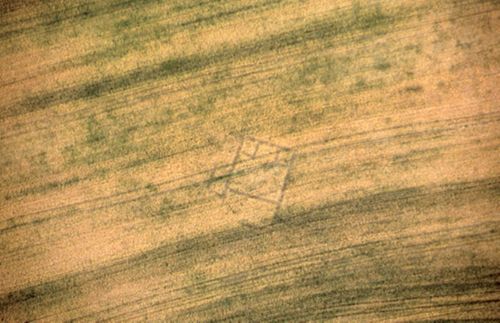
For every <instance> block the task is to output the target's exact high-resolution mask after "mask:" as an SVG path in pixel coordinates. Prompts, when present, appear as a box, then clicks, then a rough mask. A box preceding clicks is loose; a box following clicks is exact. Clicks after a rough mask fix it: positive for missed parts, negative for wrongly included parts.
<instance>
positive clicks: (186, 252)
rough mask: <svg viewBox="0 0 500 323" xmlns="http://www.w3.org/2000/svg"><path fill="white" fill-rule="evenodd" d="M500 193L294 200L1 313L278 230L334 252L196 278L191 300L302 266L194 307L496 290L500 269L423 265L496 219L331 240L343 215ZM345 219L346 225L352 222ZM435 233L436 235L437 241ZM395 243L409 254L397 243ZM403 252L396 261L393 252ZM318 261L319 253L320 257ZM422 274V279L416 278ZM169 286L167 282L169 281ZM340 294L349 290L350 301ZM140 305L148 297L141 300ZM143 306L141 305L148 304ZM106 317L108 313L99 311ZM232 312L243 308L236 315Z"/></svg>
mask: <svg viewBox="0 0 500 323" xmlns="http://www.w3.org/2000/svg"><path fill="white" fill-rule="evenodd" d="M499 193H500V181H499V179H498V178H489V179H484V180H480V181H473V182H460V183H450V184H445V185H442V186H438V187H435V188H432V189H431V188H426V187H413V188H406V189H400V190H394V191H385V192H380V193H377V194H372V195H369V196H365V197H361V198H356V199H352V200H345V201H340V202H335V203H330V204H327V205H323V206H320V207H317V208H313V209H300V208H296V207H294V208H290V209H289V210H284V211H283V212H282V213H281V214H280V215H279V216H278V217H277V219H276V221H274V224H272V225H269V226H267V227H264V228H261V229H248V228H246V227H240V228H238V229H232V230H228V231H224V232H220V233H216V234H208V235H204V236H200V237H196V238H190V239H186V240H182V241H179V242H177V243H173V244H167V245H164V246H162V247H159V248H156V249H153V250H150V251H147V252H145V253H143V254H140V255H138V256H135V257H131V258H128V259H125V260H123V261H120V262H117V263H115V264H112V265H108V266H105V267H101V268H98V269H95V270H93V271H90V272H81V273H76V274H71V275H67V276H65V277H62V278H60V279H57V280H55V281H51V282H46V283H42V284H39V285H36V286H32V287H27V288H25V289H22V290H18V291H15V292H11V293H9V294H7V295H3V296H1V297H0V312H2V311H8V309H9V307H10V306H23V307H25V309H26V310H30V311H34V313H36V311H37V307H40V308H43V307H44V306H57V305H61V304H66V302H68V304H71V298H73V297H76V296H77V295H78V294H80V293H82V292H84V291H85V290H86V288H89V289H90V290H94V291H95V289H97V290H99V289H100V288H101V287H102V286H106V281H107V280H109V279H111V280H113V279H114V278H112V277H117V276H120V277H124V279H133V280H140V279H141V278H147V277H151V275H159V276H161V277H164V278H163V279H165V277H168V276H165V275H168V274H172V273H175V272H186V271H188V269H189V268H191V267H192V266H194V265H195V264H196V265H199V264H200V263H203V262H210V261H211V259H212V258H214V257H218V256H222V255H226V256H227V255H228V254H229V255H230V254H231V253H227V252H225V251H224V250H227V249H231V250H240V251H244V250H254V249H252V248H249V246H257V245H258V246H260V247H259V248H260V250H261V251H262V252H265V251H266V250H268V251H271V250H272V249H273V248H275V247H276V245H272V244H271V245H268V238H269V236H270V234H272V235H273V239H274V240H273V241H276V239H278V238H275V237H276V235H277V237H279V240H280V241H281V242H282V244H283V245H282V246H280V248H284V249H287V248H293V247H297V246H301V245H303V243H305V241H302V239H304V238H306V239H307V240H308V241H309V240H310V241H315V242H316V243H319V242H320V243H322V244H323V243H324V244H328V245H330V246H332V247H331V248H330V249H331V250H326V251H321V252H319V253H318V252H315V251H310V252H309V253H308V254H307V255H303V256H301V257H299V258H294V259H289V260H274V259H273V260H270V261H269V263H265V264H261V265H258V266H256V267H255V268H254V269H251V270H249V271H247V272H241V273H238V274H235V275H232V276H228V277H221V278H217V279H214V280H206V281H205V280H203V279H202V280H201V281H199V282H197V286H186V287H183V288H182V289H186V290H188V289H190V288H191V289H193V290H194V291H195V292H194V296H193V297H195V296H201V295H202V294H203V293H204V292H207V290H210V289H214V288H215V289H220V288H225V287H224V286H233V287H234V288H236V287H237V286H239V285H240V287H241V288H245V286H246V284H248V283H249V281H248V280H255V282H254V283H253V284H258V282H259V280H260V279H264V278H265V277H266V275H271V276H272V275H277V276H280V275H282V274H283V272H286V271H287V270H292V269H293V268H295V270H296V269H297V268H301V269H300V274H299V275H298V278H297V279H296V280H293V281H286V280H285V281H282V282H281V283H280V284H279V285H277V286H276V285H275V286H269V287H267V288H265V289H264V290H261V291H260V292H255V291H254V292H252V293H250V294H248V293H246V294H247V296H243V294H241V293H229V294H227V295H226V296H225V298H224V299H225V301H221V300H218V301H215V300H214V301H212V302H209V303H208V304H206V305H203V306H201V307H197V308H195V309H194V310H195V311H201V312H203V311H210V312H211V315H215V314H216V313H215V312H216V310H217V309H219V310H220V308H221V307H225V308H227V307H231V304H232V303H240V304H241V303H243V304H246V303H247V301H248V300H249V299H251V298H252V297H253V296H259V295H260V296H261V297H262V298H255V299H261V300H263V302H264V300H265V299H266V297H264V296H265V295H274V294H276V293H278V294H279V293H287V292H291V291H292V290H293V289H297V290H300V288H305V287H311V286H315V293H314V294H313V295H309V296H304V297H300V296H298V297H294V298H292V299H291V300H290V301H289V302H291V303H283V304H281V303H280V304H281V306H284V307H283V310H280V311H276V312H275V313H277V314H272V313H274V311H273V310H272V308H270V307H268V306H267V305H266V304H265V302H264V303H263V304H261V305H259V306H261V307H260V309H256V310H257V311H258V313H251V314H252V315H258V316H259V315H279V316H280V317H281V316H284V317H288V318H291V317H293V316H296V315H299V316H300V313H297V312H296V311H295V310H296V309H297V308H296V307H294V306H296V305H297V304H299V303H301V302H305V303H304V305H305V306H306V304H308V303H310V302H318V301H319V302H326V303H325V304H327V303H328V304H330V305H329V306H330V307H332V308H337V310H336V311H330V310H327V311H326V312H322V310H321V308H323V307H317V306H312V304H309V305H307V306H306V308H312V309H316V311H317V312H316V314H317V315H319V316H318V318H325V317H337V316H339V315H347V314H349V313H348V312H345V311H343V310H341V309H342V308H343V306H346V305H349V304H350V305H355V304H363V303H364V302H365V301H369V300H370V298H371V297H382V298H383V299H384V298H389V299H394V300H398V299H401V298H402V297H403V298H405V299H406V298H408V299H411V298H412V297H416V298H420V299H422V300H424V299H425V298H426V297H427V296H426V295H433V296H458V295H466V294H467V293H476V292H477V293H479V292H482V293H486V292H488V291H493V290H495V288H496V283H495V281H497V279H498V277H499V275H500V273H499V270H498V268H494V267H488V266H479V267H468V268H463V269H453V270H451V269H450V270H449V271H441V272H435V271H432V270H430V269H428V268H427V263H426V262H425V259H426V256H425V250H427V249H428V248H434V249H435V248H441V247H443V246H445V245H446V246H448V244H443V241H447V243H449V245H450V246H451V247H447V248H452V247H453V246H454V245H455V244H456V245H457V246H458V245H460V244H461V243H465V241H466V242H467V243H468V244H469V245H474V244H477V243H481V242H482V241H490V240H491V241H498V240H499V235H498V230H497V228H498V223H490V224H488V223H483V224H476V225H472V226H471V227H470V228H469V229H467V230H462V228H455V229H451V230H452V231H453V230H455V231H457V232H460V235H459V236H456V235H449V234H450V232H446V231H439V232H437V233H436V232H431V233H424V234H420V236H421V237H422V238H428V239H430V241H424V242H420V243H419V242H415V241H414V238H415V237H413V236H407V237H405V236H402V237H398V238H397V239H396V240H392V239H389V240H379V241H372V242H368V243H363V244H354V245H352V246H349V247H345V248H339V247H335V242H336V241H337V235H338V234H340V232H338V230H339V226H338V222H339V221H347V223H351V224H352V226H353V228H355V227H356V223H360V222H362V223H365V224H364V225H370V226H371V227H372V228H373V232H377V231H378V230H380V229H382V228H387V227H399V230H402V229H404V228H409V227H411V226H413V225H416V224H417V222H415V221H416V220H413V219H411V218H406V219H405V220H404V221H402V220H401V216H405V217H408V216H411V215H407V214H408V213H407V212H408V211H411V210H415V209H418V210H419V212H424V213H425V212H427V211H430V210H433V209H434V210H436V209H442V210H450V209H453V207H459V206H462V205H467V204H470V203H472V202H473V201H478V200H487V201H495V200H498V197H499V195H500V194H499ZM383 212H384V213H385V214H386V215H384V216H383V218H380V217H379V216H378V215H379V214H382V213H383ZM443 212H447V211H443ZM377 214H378V215H377ZM347 226H348V227H349V225H347ZM452 236H453V237H452ZM438 240H439V242H437V241H438ZM401 248H402V249H403V250H406V251H403V250H401ZM346 253H347V254H346ZM353 254H354V256H353ZM381 255H383V256H386V257H388V258H391V259H392V258H393V257H396V256H398V260H396V258H394V259H393V260H394V261H396V262H397V263H395V264H394V263H393V264H387V263H386V264H385V265H383V263H384V262H386V261H387V259H382V258H379V257H380V256H381ZM337 256H339V257H340V259H337V260H327V259H330V258H331V259H334V258H336V257H337ZM401 256H402V257H403V258H402V259H401V258H399V257H401ZM360 258H363V259H372V261H375V262H376V264H378V265H376V266H375V267H371V265H370V263H368V267H366V266H367V264H366V263H364V262H361V263H360V266H361V268H360V271H359V272H355V271H354V272H344V273H343V274H341V273H342V268H351V269H352V268H355V266H353V264H354V263H355V262H357V261H359V260H360ZM318 259H323V260H322V261H319V260H318ZM408 264H412V266H414V267H413V269H409V268H407V265H408ZM377 266H381V267H377ZM377 268H378V270H381V272H384V271H385V270H387V272H384V274H383V275H384V278H383V279H382V280H377V279H376V278H375V277H376V276H377V275H380V273H376V272H370V271H369V272H362V270H364V269H366V270H371V271H373V270H377ZM360 275H361V276H363V277H366V276H364V275H369V276H373V277H372V278H373V279H372V285H373V286H368V287H362V288H361V287H360V288H349V290H344V287H345V288H347V286H348V285H349V284H351V283H353V282H356V281H357V280H359V279H365V278H361V277H360ZM401 275H403V276H401ZM401 277H407V279H411V281H406V282H404V283H402V285H401V286H400V287H395V283H397V282H399V281H400V279H401ZM421 277H426V278H425V279H424V281H422V280H421ZM454 281H456V282H454ZM446 282H448V283H446ZM165 283H167V284H168V282H165ZM221 284H222V285H221ZM346 284H347V285H346ZM280 286H281V287H280ZM342 286H344V287H342ZM165 288H166V289H165V290H164V293H165V295H167V297H168V293H169V291H168V287H167V286H166V287H165ZM246 292H247V291H246ZM255 293H256V294H255ZM269 293H270V294H269ZM339 293H340V294H339ZM345 293H348V294H345ZM253 294H255V295H253ZM299 294H300V293H299ZM346 295H350V296H351V297H347V298H346ZM332 297H333V298H332ZM247 298H248V299H247ZM346 300H349V302H347V303H345V302H346ZM136 302H139V303H141V302H144V303H145V304H146V303H148V302H147V301H146V300H144V299H142V300H138V301H136ZM145 304H142V305H141V306H146V305H145ZM287 304H288V305H287ZM123 306H125V307H126V306H128V304H123ZM158 306H159V308H157V310H162V309H164V308H168V307H169V306H174V307H175V302H174V303H173V304H172V305H169V304H168V303H164V304H161V303H160V304H158ZM272 306H275V305H272ZM330 307H328V308H330ZM323 309H326V308H323ZM397 309H398V308H397V307H394V306H391V310H397ZM112 310H113V309H112V308H111V309H109V311H112ZM214 311H215V312H214ZM219 313H220V312H219ZM259 313H260V314H259ZM101 314H103V313H101ZM247 314H248V313H247ZM103 315H104V316H106V315H105V313H104V314H103ZM219 315H220V314H219ZM231 315H236V316H239V315H245V314H244V313H239V314H238V313H237V312H236V313H232V314H231ZM215 316H217V315H215ZM263 318H264V317H263ZM276 318H277V317H276ZM266 319H269V317H266Z"/></svg>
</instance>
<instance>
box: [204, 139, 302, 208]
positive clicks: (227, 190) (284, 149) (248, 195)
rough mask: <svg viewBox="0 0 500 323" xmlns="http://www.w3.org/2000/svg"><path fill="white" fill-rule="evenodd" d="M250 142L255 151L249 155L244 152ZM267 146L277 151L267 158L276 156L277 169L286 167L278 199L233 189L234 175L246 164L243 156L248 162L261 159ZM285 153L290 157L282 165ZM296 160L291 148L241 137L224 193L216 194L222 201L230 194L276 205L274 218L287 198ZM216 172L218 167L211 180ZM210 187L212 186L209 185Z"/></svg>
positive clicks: (225, 183)
mask: <svg viewBox="0 0 500 323" xmlns="http://www.w3.org/2000/svg"><path fill="white" fill-rule="evenodd" d="M248 142H251V143H253V144H254V149H253V151H252V152H251V153H247V152H244V151H243V146H244V144H245V143H248ZM266 145H267V146H268V147H272V148H274V149H276V151H275V152H273V153H269V154H266V156H267V155H274V156H275V157H274V161H273V165H275V167H277V166H280V167H284V168H285V169H286V170H285V173H284V177H283V180H282V181H281V183H280V184H281V185H280V186H279V188H278V189H277V191H276V192H277V193H278V197H277V199H272V198H268V197H264V196H261V195H259V194H252V193H249V192H245V191H242V190H238V189H235V188H232V187H231V181H232V178H231V177H232V175H234V174H235V170H236V167H237V165H238V164H240V163H242V162H244V161H242V156H245V157H247V161H248V160H256V158H258V157H261V156H258V151H259V149H260V148H261V147H263V146H266ZM284 153H287V154H289V156H288V158H287V160H286V162H285V163H280V156H283V155H284ZM295 158H296V154H295V152H293V150H292V149H291V148H288V147H283V146H280V145H277V144H273V143H271V142H268V141H265V140H262V139H257V138H254V137H250V136H245V137H239V138H238V146H237V148H236V152H235V154H234V157H233V160H232V162H231V163H230V164H229V170H228V172H227V174H225V175H224V177H226V178H225V179H224V187H223V190H222V192H216V194H217V195H218V196H219V197H220V198H221V199H222V200H225V199H226V197H227V195H228V194H229V193H232V194H237V195H241V196H244V197H246V198H249V199H254V200H258V201H261V202H264V203H268V204H272V205H275V210H274V212H273V217H274V216H276V215H277V214H278V213H279V211H280V210H281V207H282V204H283V199H284V196H285V191H286V188H287V186H288V182H289V180H290V173H291V168H292V165H293V162H294V160H295ZM216 170H217V167H215V168H214V169H213V170H212V172H211V173H210V180H212V179H214V178H216V176H215V171H216ZM209 186H210V184H209Z"/></svg>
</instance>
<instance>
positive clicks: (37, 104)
mask: <svg viewBox="0 0 500 323" xmlns="http://www.w3.org/2000/svg"><path fill="white" fill-rule="evenodd" d="M409 14H410V13H408V12H406V13H405V14H403V13H400V14H399V15H394V14H391V15H388V14H386V13H382V12H381V11H380V10H376V9H373V10H371V11H368V12H365V13H364V14H362V15H359V16H353V15H352V14H351V13H350V12H344V13H343V14H342V15H338V16H336V17H335V18H334V19H333V20H332V19H325V20H322V21H317V22H315V23H312V24H309V25H307V26H305V27H301V28H299V29H296V30H292V31H287V32H284V33H281V34H278V35H274V36H270V37H268V38H267V39H262V40H258V41H255V42H251V43H247V44H241V45H238V46H235V47H233V48H227V49H221V50H217V51H215V52H213V53H209V54H196V55H191V56H187V57H177V58H170V59H168V60H166V61H164V62H163V63H161V64H158V65H153V66H145V67H139V68H137V69H135V70H133V71H130V72H128V73H126V74H124V75H121V76H118V77H105V78H103V79H100V80H97V81H92V82H88V83H86V84H83V85H76V86H73V87H71V88H68V89H62V90H56V91H53V92H49V93H44V94H40V95H37V96H34V97H30V98H28V99H26V100H25V101H24V102H22V103H21V104H20V106H17V107H11V108H9V109H6V110H5V111H4V112H3V113H2V116H3V117H9V116H15V115H19V114H23V113H26V112H31V111H36V110H39V109H45V108H47V107H49V106H52V105H55V104H61V103H67V102H70V101H73V100H85V99H92V98H96V97H99V96H102V95H104V94H107V93H111V92H113V91H117V90H123V89H126V88H130V87H133V86H137V85H139V84H141V83H144V82H147V81H153V80H159V79H164V78H168V77H172V76H175V75H179V74H183V73H188V72H190V73H192V72H195V71H199V70H201V69H204V68H207V67H208V66H210V65H213V64H216V63H220V62H223V61H227V60H235V59H241V58H245V57H249V56H252V55H257V54H264V53H265V52H269V51H275V50H279V49H283V48H286V47H290V46H294V45H297V44H300V43H304V42H308V41H313V40H325V39H326V38H329V37H334V36H338V35H341V34H351V33H355V32H356V31H368V30H369V31H370V33H376V32H377V28H381V27H387V26H388V25H389V24H391V23H394V22H395V21H397V20H402V19H404V18H405V17H406V15H409Z"/></svg>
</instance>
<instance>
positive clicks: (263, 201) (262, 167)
mask: <svg viewBox="0 0 500 323" xmlns="http://www.w3.org/2000/svg"><path fill="white" fill-rule="evenodd" d="M293 159H294V154H293V152H292V151H291V150H290V149H289V148H286V147H282V146H279V145H275V144H273V143H270V142H267V141H263V140H260V139H256V138H251V137H245V138H242V139H241V140H240V142H239V146H238V148H237V149H236V152H235V154H234V157H233V161H232V163H231V164H229V165H224V166H220V167H217V168H215V169H214V170H213V171H212V173H211V175H210V179H209V185H210V188H211V190H212V191H214V192H215V193H216V194H217V195H218V196H219V197H221V198H222V199H223V200H224V201H226V203H227V206H228V207H229V208H230V209H231V211H232V213H233V214H236V213H238V215H237V216H238V217H239V218H244V220H245V222H250V223H261V222H262V220H263V219H268V220H269V219H272V218H273V216H274V215H275V214H276V212H278V211H279V210H280V208H281V204H282V201H283V197H284V192H285V190H286V185H287V180H288V177H289V173H290V168H291V164H292V162H293ZM231 196H234V197H235V198H237V200H238V206H237V207H236V206H235V205H232V204H234V203H232V202H231V201H235V198H231ZM245 205H246V207H245ZM257 206H258V209H259V210H260V212H258V215H255V210H256V208H257ZM235 210H239V211H238V212H236V211H235ZM242 213H243V214H242ZM245 214H248V216H247V217H245Z"/></svg>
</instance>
